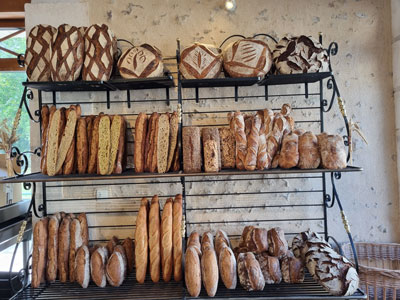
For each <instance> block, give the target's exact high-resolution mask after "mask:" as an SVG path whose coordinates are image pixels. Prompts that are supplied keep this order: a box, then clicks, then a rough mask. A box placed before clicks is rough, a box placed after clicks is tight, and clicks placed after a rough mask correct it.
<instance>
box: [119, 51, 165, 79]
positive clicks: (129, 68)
mask: <svg viewBox="0 0 400 300" xmlns="http://www.w3.org/2000/svg"><path fill="white" fill-rule="evenodd" d="M118 70H119V73H120V74H121V76H122V77H123V78H127V79H130V78H148V77H159V76H162V75H163V72H164V64H163V62H162V55H161V52H160V50H158V49H157V48H156V47H154V46H151V45H148V44H143V45H140V46H135V47H132V48H130V49H127V50H125V52H124V53H122V55H121V57H120V58H119V60H118Z"/></svg>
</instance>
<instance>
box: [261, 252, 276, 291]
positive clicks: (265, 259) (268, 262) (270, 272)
mask: <svg viewBox="0 0 400 300" xmlns="http://www.w3.org/2000/svg"><path fill="white" fill-rule="evenodd" d="M256 259H257V261H258V263H259V264H260V268H261V272H262V273H263V276H264V280H265V283H266V284H276V283H280V282H281V281H282V273H281V268H280V265H279V259H278V258H276V257H274V256H269V255H268V254H267V253H266V252H263V253H259V254H257V255H256Z"/></svg>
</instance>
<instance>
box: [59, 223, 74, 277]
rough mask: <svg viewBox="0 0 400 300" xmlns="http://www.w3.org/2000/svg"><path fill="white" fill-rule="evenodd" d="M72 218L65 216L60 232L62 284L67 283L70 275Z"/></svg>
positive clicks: (60, 272) (60, 275) (60, 274)
mask: <svg viewBox="0 0 400 300" xmlns="http://www.w3.org/2000/svg"><path fill="white" fill-rule="evenodd" d="M70 224H71V217H70V216H65V217H64V218H63V219H62V221H61V224H60V226H59V230H58V257H57V259H58V278H59V279H60V282H67V280H68V275H69V247H70V245H69V244H70Z"/></svg>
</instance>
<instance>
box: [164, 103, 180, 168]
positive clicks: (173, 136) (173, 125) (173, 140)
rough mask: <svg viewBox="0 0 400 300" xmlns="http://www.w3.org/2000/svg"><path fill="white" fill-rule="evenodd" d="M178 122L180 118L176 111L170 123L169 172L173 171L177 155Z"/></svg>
mask: <svg viewBox="0 0 400 300" xmlns="http://www.w3.org/2000/svg"><path fill="white" fill-rule="evenodd" d="M178 122H179V116H178V114H177V112H176V111H174V112H173V113H172V115H171V118H170V122H169V131H170V132H169V149H168V160H167V169H166V171H167V172H168V171H169V170H170V169H171V166H172V161H173V159H174V155H175V149H176V148H177V144H178V128H179V126H178Z"/></svg>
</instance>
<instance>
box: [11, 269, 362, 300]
mask: <svg viewBox="0 0 400 300" xmlns="http://www.w3.org/2000/svg"><path fill="white" fill-rule="evenodd" d="M148 277H149V278H147V279H146V281H145V283H144V284H138V283H137V282H136V280H135V273H134V272H133V273H132V274H131V275H129V276H128V278H127V279H126V280H125V281H124V283H123V284H122V285H121V286H120V287H117V288H116V287H111V286H109V285H107V286H106V287H105V288H99V287H97V286H96V285H94V284H93V283H92V282H91V283H90V284H89V287H88V288H87V289H82V288H81V287H80V286H79V285H78V284H72V283H60V282H59V281H56V282H55V283H51V284H47V285H42V286H40V287H39V288H37V289H32V288H30V287H28V288H27V289H25V290H24V291H23V292H22V293H21V294H19V295H18V296H16V297H15V298H14V299H76V298H79V299H110V298H112V299H207V298H208V299H296V300H299V299H304V300H306V299H332V300H334V299H337V300H338V299H367V296H366V295H365V294H364V293H363V292H362V291H361V290H357V292H356V293H355V294H353V295H352V296H346V297H341V296H332V295H330V294H329V293H328V292H327V291H325V290H324V289H323V288H322V287H321V286H320V285H319V284H318V283H317V282H315V281H314V280H313V279H312V277H311V276H310V275H309V274H307V275H306V278H305V280H304V282H303V283H299V284H289V283H280V284H270V285H268V284H267V285H265V288H264V290H263V291H253V292H248V291H246V290H244V289H243V288H242V287H241V286H240V285H238V286H237V288H236V289H235V290H228V289H227V288H225V286H224V285H223V283H222V282H220V284H219V286H218V291H217V293H216V295H215V297H214V298H210V297H208V296H207V294H206V292H205V290H204V288H203V289H202V291H201V293H200V296H199V298H192V297H190V296H189V295H188V294H187V292H186V290H185V288H184V287H183V282H175V281H170V282H168V283H165V282H162V281H160V282H159V283H153V282H152V281H151V280H150V276H148Z"/></svg>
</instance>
